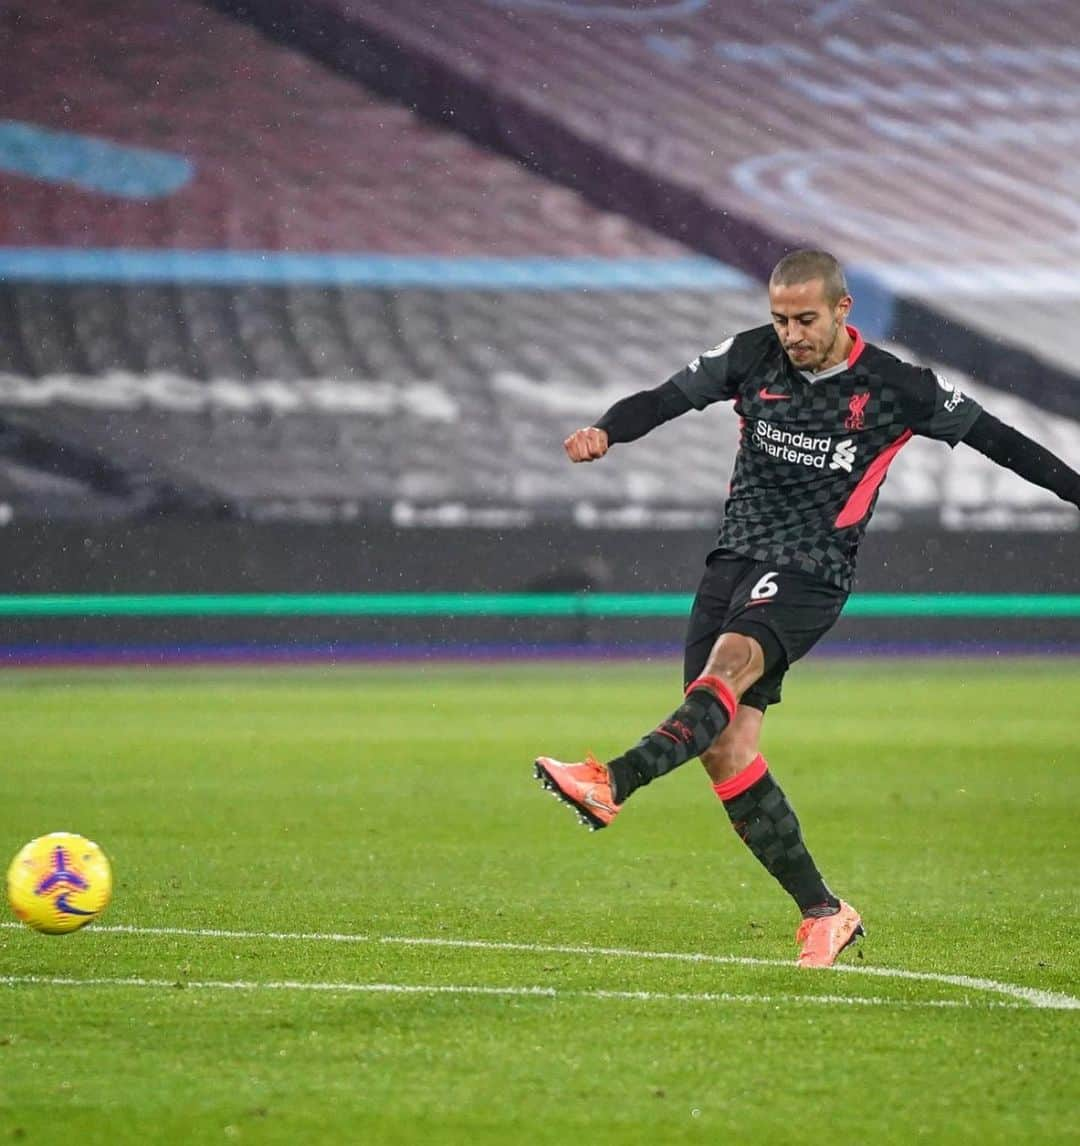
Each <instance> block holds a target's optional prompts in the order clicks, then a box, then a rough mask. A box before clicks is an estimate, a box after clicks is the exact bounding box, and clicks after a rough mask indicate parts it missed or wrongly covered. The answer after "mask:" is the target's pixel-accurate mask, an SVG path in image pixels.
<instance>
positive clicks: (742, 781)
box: [712, 752, 769, 800]
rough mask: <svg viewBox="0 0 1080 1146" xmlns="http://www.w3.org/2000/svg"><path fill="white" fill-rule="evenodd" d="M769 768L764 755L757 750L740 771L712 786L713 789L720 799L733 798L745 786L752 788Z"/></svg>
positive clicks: (743, 789) (742, 790)
mask: <svg viewBox="0 0 1080 1146" xmlns="http://www.w3.org/2000/svg"><path fill="white" fill-rule="evenodd" d="M768 770H769V765H768V764H766V763H765V757H764V756H762V755H761V753H760V752H759V753H758V754H757V755H756V756H755V757H754V759H753V760H751V761H750V763H749V764H747V766H746V767H745V768H744V769H743V770H742V771H741V772H736V773H735V775H734V776H732V777H731V779H730V780H724V781H722V782H721V783H719V784H714V785H713V786H712V788H713V791H714V792H715V793H716V794H717V795H718V796H719V797H720V799H721V800H734V799H735V797H736V796H741V795H742V794H743V792H745V791H746V789H747V788H752V787H753V786H754V785H755V784H756V783H757V782H758V781H759V780H760V779H761V777H762V776H764V775H765V773H766V772H767V771H768Z"/></svg>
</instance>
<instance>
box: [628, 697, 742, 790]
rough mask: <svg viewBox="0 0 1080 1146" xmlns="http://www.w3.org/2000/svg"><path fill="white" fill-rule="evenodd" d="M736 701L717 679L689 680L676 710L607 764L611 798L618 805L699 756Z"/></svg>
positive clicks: (728, 717)
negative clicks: (683, 696)
mask: <svg viewBox="0 0 1080 1146" xmlns="http://www.w3.org/2000/svg"><path fill="white" fill-rule="evenodd" d="M738 703H739V702H738V699H737V697H736V696H735V694H734V693H733V692H732V691H731V688H730V687H729V686H728V685H727V684H725V683H724V682H723V681H722V680H721V679H720V678H719V677H715V676H703V677H699V678H698V679H697V680H695V681H692V682H691V684H690V686H689V687H688V688H687V690H686V698H685V699H684V700H683V702H682V704H681V705H679V707H678V708H677V709H675V711H674V712H673V713H672V714H671V715H670V716H669V717H668V718H667V720H665V721H663V723H661V724H659V725H658V726H657V727H656V728H655V729H653V731H652V732H650V733H649V734H648V736H645V737H643V738H642V739H641V740H639V741H638V742H637V744H635V745H634V747H633V748H631V749H630V750H629V751H628V752H624V753H623V755H622V756H616V758H615V759H614V760H611V761H609V762H608V765H607V769H608V772H609V773H610V775H611V795H612V797H613V799H614V800H615V803H616V804H621V803H622V802H623V801H624V800H625V799H626V798H627V797H628V796H629V795H630V794H631V792H634V791H636V790H637V789H638V788H641V787H644V785H646V784H650V783H652V781H653V780H655V779H656V778H657V776H663V775H664V774H665V773H667V772H671V771H673V770H674V769H676V768H678V766H679V765H680V764H685V763H686V761H687V760H689V759H691V758H692V757H694V756H700V755H701V753H702V752H704V751H705V749H706V748H708V747H709V745H710V744H711V743H712V742H713V740H714V739H715V738H716V737H717V736H718V735H719V734H720V733H721V732H723V731H724V729H725V728H727V726H728V724H729V723H730V722H731V719H732V717H733V716H734V715H735V709H736V708H737V707H738Z"/></svg>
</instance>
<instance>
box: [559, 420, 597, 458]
mask: <svg viewBox="0 0 1080 1146" xmlns="http://www.w3.org/2000/svg"><path fill="white" fill-rule="evenodd" d="M563 449H564V450H566V456H567V457H568V458H569V459H570V460H571V461H572V462H595V461H596V460H597V458H602V457H603V456H604V454H606V453H607V452H608V440H607V430H598V429H597V428H596V427H595V426H586V427H585V429H583V430H575V431H574V432H573V433H572V434H571V435H570V437H568V438H567V439H566V441H565V442H563Z"/></svg>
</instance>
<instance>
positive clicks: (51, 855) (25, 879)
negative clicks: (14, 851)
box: [7, 832, 112, 935]
mask: <svg viewBox="0 0 1080 1146" xmlns="http://www.w3.org/2000/svg"><path fill="white" fill-rule="evenodd" d="M7 894H8V903H10V904H11V910H12V911H14V912H15V914H16V915H17V916H18V917H19V918H20V919H21V920H22V921H23V923H25V924H26V925H27V926H28V927H32V928H33V929H34V930H35V931H44V932H45V934H46V935H63V934H64V933H65V932H67V931H78V929H79V928H80V927H85V926H86V925H87V924H88V923H91V922H93V921H94V920H95V919H97V917H98V916H99V915H100V914H101V913H102V912H103V911H104V910H105V908H106V907H107V906H108V903H109V900H110V899H111V898H112V868H111V867H110V866H109V861H108V859H107V858H106V856H105V853H104V852H103V851H102V850H101V848H99V847H98V846H97V844H95V843H92V842H91V841H90V840H87V839H84V838H83V837H82V836H76V835H72V834H71V833H70V832H52V833H51V834H50V835H47V836H38V838H37V839H36V840H31V841H30V842H29V843H28V844H27V845H26V847H24V848H23V849H22V851H21V852H19V854H18V855H17V856H16V857H15V858H14V859H13V860H12V861H11V866H10V867H9V868H8V873H7Z"/></svg>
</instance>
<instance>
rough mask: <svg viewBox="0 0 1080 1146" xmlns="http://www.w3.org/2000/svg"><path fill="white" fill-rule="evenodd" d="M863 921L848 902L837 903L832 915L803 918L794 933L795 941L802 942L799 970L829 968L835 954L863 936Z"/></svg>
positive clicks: (798, 960)
mask: <svg viewBox="0 0 1080 1146" xmlns="http://www.w3.org/2000/svg"><path fill="white" fill-rule="evenodd" d="M865 934H866V932H865V931H864V930H863V925H862V919H861V918H860V917H859V913H858V912H857V911H856V910H855V908H854V907H852V906H851V904H850V903H845V902H844V901H843V900H841V901H840V910H839V911H837V912H836V913H835V914H834V915H821V916H816V917H812V918H809V919H804V920H803V921H802V923H800V924H799V930H798V931H797V932H796V933H795V942H796V943H801V944H802V948H801V949H800V951H799V958H798V959H797V960H796V962H797V963H798V965H799V966H800V967H831V966H832V965H833V964H834V963H835V962H836V957H837V955H839V954H840V952H841V951H843V950H844V948H845V947H848V946H850V945H851V944H852V943H854V942H855V939H856V937H857V936H859V935H865Z"/></svg>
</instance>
